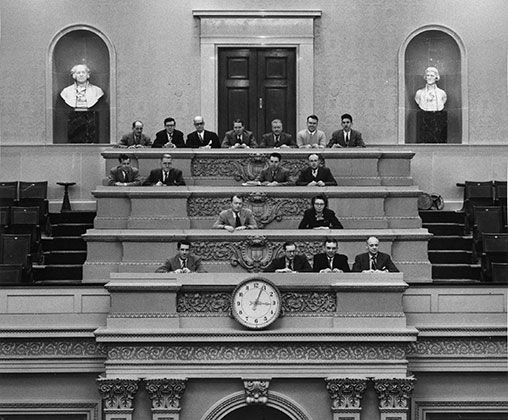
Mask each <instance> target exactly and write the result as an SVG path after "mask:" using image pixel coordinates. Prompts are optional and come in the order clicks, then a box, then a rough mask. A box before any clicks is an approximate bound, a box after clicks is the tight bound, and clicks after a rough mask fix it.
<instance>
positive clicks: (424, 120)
mask: <svg viewBox="0 0 508 420" xmlns="http://www.w3.org/2000/svg"><path fill="white" fill-rule="evenodd" d="M447 139H448V113H447V112H446V111H436V112H432V111H418V113H417V117H416V142H417V143H446V142H447Z"/></svg>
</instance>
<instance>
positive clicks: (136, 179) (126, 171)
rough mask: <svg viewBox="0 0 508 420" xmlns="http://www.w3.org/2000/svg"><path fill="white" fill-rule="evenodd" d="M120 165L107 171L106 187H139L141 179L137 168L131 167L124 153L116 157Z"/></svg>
mask: <svg viewBox="0 0 508 420" xmlns="http://www.w3.org/2000/svg"><path fill="white" fill-rule="evenodd" d="M118 162H120V165H118V166H115V167H114V168H112V169H111V170H110V171H109V176H108V185H110V186H112V185H115V186H117V187H134V186H138V185H141V182H142V180H141V177H140V176H139V171H138V168H134V167H133V166H131V158H130V157H129V155H126V154H125V153H122V154H120V156H118Z"/></svg>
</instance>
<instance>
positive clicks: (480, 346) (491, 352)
mask: <svg viewBox="0 0 508 420" xmlns="http://www.w3.org/2000/svg"><path fill="white" fill-rule="evenodd" d="M407 352H408V357H428V356H438V355H440V356H447V357H456V358H460V357H470V356H503V357H506V355H507V354H508V348H507V342H506V338H504V337H492V338H485V337H473V338H449V339H448V338H425V337H420V338H418V341H417V342H414V343H409V344H408V345H407Z"/></svg>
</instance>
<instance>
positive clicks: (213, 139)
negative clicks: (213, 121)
mask: <svg viewBox="0 0 508 420" xmlns="http://www.w3.org/2000/svg"><path fill="white" fill-rule="evenodd" d="M194 127H196V130H195V131H193V132H192V133H189V134H188V135H187V147H192V148H195V149H198V148H199V149H211V148H213V149H218V148H220V142H219V137H218V136H217V134H216V133H214V132H213V131H208V130H205V120H204V118H203V117H202V116H200V115H197V116H195V117H194Z"/></svg>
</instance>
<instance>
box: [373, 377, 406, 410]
mask: <svg viewBox="0 0 508 420" xmlns="http://www.w3.org/2000/svg"><path fill="white" fill-rule="evenodd" d="M415 381H416V380H415V379H414V378H400V379H399V378H393V379H375V380H374V389H375V390H376V392H377V395H378V398H379V408H380V409H403V410H406V409H407V408H408V401H409V398H410V397H411V394H412V392H413V389H414V386H415Z"/></svg>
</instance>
